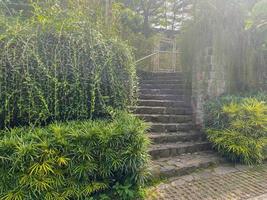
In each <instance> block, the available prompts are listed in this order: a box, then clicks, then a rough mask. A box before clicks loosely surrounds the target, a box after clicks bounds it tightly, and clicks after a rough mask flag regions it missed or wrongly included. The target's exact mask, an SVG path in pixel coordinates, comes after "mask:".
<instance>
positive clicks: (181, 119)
mask: <svg viewBox="0 0 267 200" xmlns="http://www.w3.org/2000/svg"><path fill="white" fill-rule="evenodd" d="M136 116H138V117H140V118H141V119H143V120H145V121H148V122H154V123H185V122H190V121H192V116H191V115H151V114H150V115H145V114H140V115H136Z"/></svg>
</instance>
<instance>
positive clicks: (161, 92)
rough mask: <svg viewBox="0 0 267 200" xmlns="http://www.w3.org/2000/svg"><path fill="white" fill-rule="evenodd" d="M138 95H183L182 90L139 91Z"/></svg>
mask: <svg viewBox="0 0 267 200" xmlns="http://www.w3.org/2000/svg"><path fill="white" fill-rule="evenodd" d="M139 92H140V94H159V95H161V94H163V95H164V94H165V95H167V94H171V95H185V90H184V88H178V89H140V90H139Z"/></svg>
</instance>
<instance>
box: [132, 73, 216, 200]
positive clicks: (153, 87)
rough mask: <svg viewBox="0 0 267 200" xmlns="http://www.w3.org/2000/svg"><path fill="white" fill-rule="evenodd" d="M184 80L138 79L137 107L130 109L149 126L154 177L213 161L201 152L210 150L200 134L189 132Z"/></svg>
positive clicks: (161, 76)
mask: <svg viewBox="0 0 267 200" xmlns="http://www.w3.org/2000/svg"><path fill="white" fill-rule="evenodd" d="M184 77H185V76H183V74H182V73H178V74H177V73H151V74H149V73H146V74H145V76H142V77H141V84H140V87H141V88H140V90H139V94H140V95H139V101H138V106H137V107H135V108H132V110H133V112H134V113H135V114H136V116H138V117H140V118H142V119H144V120H145V121H147V122H149V123H150V124H151V129H150V131H151V132H152V133H151V135H150V138H151V139H152V142H154V144H152V145H151V148H150V150H149V153H150V155H151V156H152V159H154V161H153V162H154V164H153V165H152V166H151V171H152V172H153V174H154V176H158V177H159V176H166V177H171V176H174V175H184V174H188V173H191V172H194V171H195V170H197V169H199V168H203V167H208V166H210V165H211V164H215V163H216V162H217V158H216V159H215V156H214V155H213V154H212V153H206V152H204V151H207V150H210V149H211V146H210V144H209V143H208V142H206V137H205V136H204V134H203V133H200V132H199V131H193V130H194V129H195V126H194V124H193V123H192V108H191V105H190V104H191V101H190V96H189V95H190V92H188V91H186V88H185V85H186V83H185V78H184ZM188 153H191V154H188ZM192 153H194V154H192ZM173 198H175V197H173Z"/></svg>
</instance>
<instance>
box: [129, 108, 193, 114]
mask: <svg viewBox="0 0 267 200" xmlns="http://www.w3.org/2000/svg"><path fill="white" fill-rule="evenodd" d="M130 109H131V110H132V111H133V113H135V114H152V115H153V114H155V115H157V114H162V115H187V114H192V109H191V108H188V107H181V108H170V107H169V108H168V107H151V106H135V107H131V108H130Z"/></svg>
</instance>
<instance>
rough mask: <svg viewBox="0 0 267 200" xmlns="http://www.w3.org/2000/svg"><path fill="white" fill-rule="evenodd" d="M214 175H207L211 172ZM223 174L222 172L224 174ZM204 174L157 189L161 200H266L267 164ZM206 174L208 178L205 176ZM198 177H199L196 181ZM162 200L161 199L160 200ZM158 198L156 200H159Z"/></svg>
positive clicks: (225, 168)
mask: <svg viewBox="0 0 267 200" xmlns="http://www.w3.org/2000/svg"><path fill="white" fill-rule="evenodd" d="M209 170H210V172H212V173H213V174H212V175H211V176H210V175H207V173H208V171H209ZM222 172H223V173H222ZM199 174H201V175H197V176H196V175H190V176H184V177H180V178H178V179H176V180H171V181H170V182H168V183H165V184H163V185H161V187H160V188H157V191H158V193H159V194H160V195H161V196H162V197H161V198H160V199H162V200H169V199H176V198H178V199H186V200H193V199H196V200H209V199H210V200H266V199H267V164H264V165H262V166H260V167H254V168H249V169H247V167H244V169H243V170H238V169H237V168H235V166H232V169H231V167H230V166H229V165H228V166H227V165H223V166H220V167H217V168H215V169H207V170H205V173H204V174H203V172H200V173H199ZM205 174H206V175H207V176H205ZM196 177H197V178H196ZM158 199H159V198H158ZM158 199H157V198H155V200H158Z"/></svg>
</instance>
